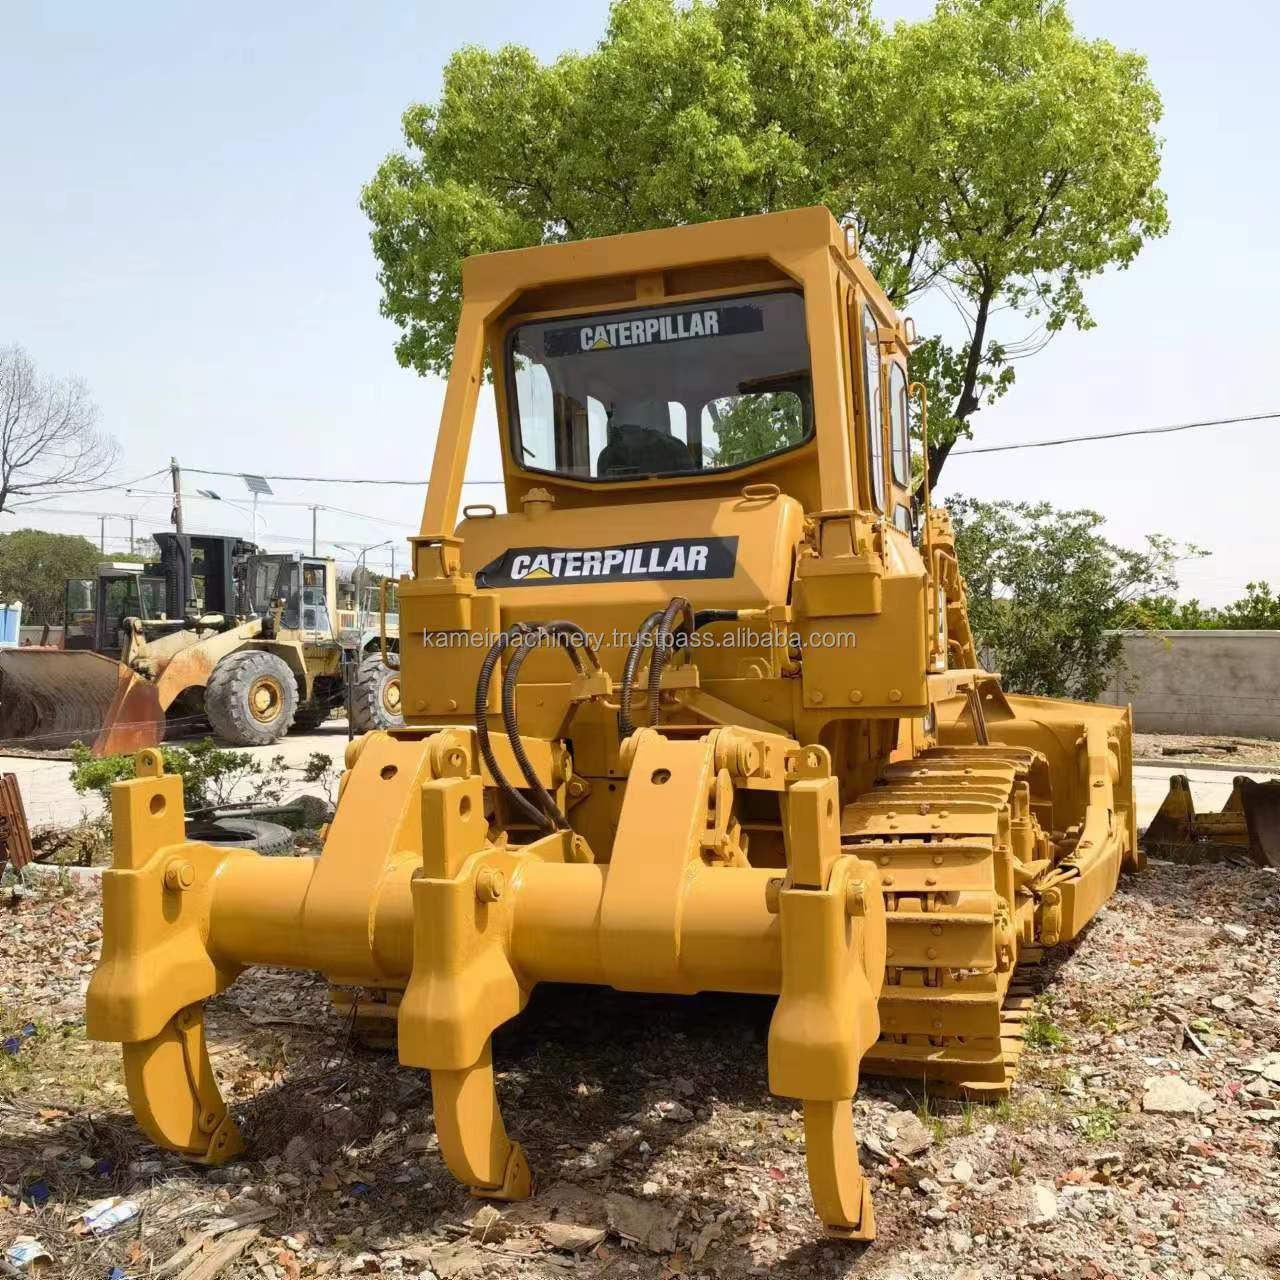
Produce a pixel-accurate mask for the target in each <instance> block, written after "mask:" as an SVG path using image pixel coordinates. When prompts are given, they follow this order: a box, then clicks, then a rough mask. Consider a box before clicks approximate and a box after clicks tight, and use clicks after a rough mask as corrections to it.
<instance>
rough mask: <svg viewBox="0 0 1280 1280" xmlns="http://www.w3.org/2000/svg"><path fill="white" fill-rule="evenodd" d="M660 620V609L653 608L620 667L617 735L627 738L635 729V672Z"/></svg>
mask: <svg viewBox="0 0 1280 1280" xmlns="http://www.w3.org/2000/svg"><path fill="white" fill-rule="evenodd" d="M661 621H662V610H661V609H655V610H654V611H653V612H652V613H651V614H650V615H649V616H648V617H647V618H646V619H645V620H644V621H643V622H642V623H641V624H640V629H639V630H638V631H637V632H636V637H635V639H634V640H633V641H632V642H631V648H630V649H629V650H628V651H627V661H626V663H625V664H624V666H623V668H622V689H621V691H620V693H619V698H618V703H619V705H618V736H619V737H620V738H629V737H630V736H631V735H632V734H633V733H634V732H635V729H636V726H635V722H634V721H633V720H632V719H631V697H632V694H633V692H634V690H635V682H636V672H637V671H638V670H639V668H640V659H641V657H643V655H644V647H645V641H646V640H647V639H648V638H649V636H650V634H651V633H652V631H653V629H654V627H656V626H657V625H658V623H659V622H661Z"/></svg>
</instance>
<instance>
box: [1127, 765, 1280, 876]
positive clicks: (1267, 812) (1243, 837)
mask: <svg viewBox="0 0 1280 1280" xmlns="http://www.w3.org/2000/svg"><path fill="white" fill-rule="evenodd" d="M1231 783H1232V785H1231V794H1230V796H1228V797H1227V802H1226V804H1225V805H1223V807H1222V810H1221V812H1219V813H1197V812H1196V806H1195V801H1194V800H1193V799H1192V796H1191V783H1190V782H1189V780H1188V779H1187V777H1186V775H1185V774H1181V773H1178V774H1174V775H1173V777H1171V778H1170V779H1169V792H1168V794H1167V795H1166V796H1165V798H1164V801H1163V802H1162V803H1161V805H1160V808H1159V810H1158V811H1157V812H1156V815H1155V817H1154V818H1152V819H1151V822H1150V824H1149V825H1148V827H1147V829H1146V832H1145V834H1144V835H1143V843H1144V844H1146V846H1147V847H1148V848H1153V849H1158V850H1159V851H1160V852H1161V853H1162V854H1164V855H1165V856H1167V857H1171V858H1173V859H1174V860H1175V861H1178V862H1214V861H1219V860H1221V859H1222V858H1223V857H1224V856H1230V855H1232V854H1240V853H1247V855H1248V856H1249V857H1250V858H1251V859H1252V860H1253V861H1254V862H1255V863H1257V864H1258V866H1260V867H1266V866H1271V867H1280V779H1274V778H1273V779H1271V780H1270V781H1268V782H1256V781H1254V779H1252V778H1247V777H1244V776H1241V775H1237V776H1236V777H1235V778H1233V779H1232V780H1231Z"/></svg>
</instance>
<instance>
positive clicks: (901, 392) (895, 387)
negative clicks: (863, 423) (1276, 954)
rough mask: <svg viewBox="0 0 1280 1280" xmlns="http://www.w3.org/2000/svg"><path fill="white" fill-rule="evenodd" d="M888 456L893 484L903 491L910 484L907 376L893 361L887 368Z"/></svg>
mask: <svg viewBox="0 0 1280 1280" xmlns="http://www.w3.org/2000/svg"><path fill="white" fill-rule="evenodd" d="M889 454H890V457H891V459H892V461H893V482H894V484H896V485H899V486H901V487H902V488H903V489H906V488H908V487H909V485H910V483H911V438H910V433H909V432H908V430H907V375H906V374H905V373H904V372H903V370H902V366H901V365H900V364H898V362H897V361H896V360H895V361H894V362H893V364H891V365H890V366H889Z"/></svg>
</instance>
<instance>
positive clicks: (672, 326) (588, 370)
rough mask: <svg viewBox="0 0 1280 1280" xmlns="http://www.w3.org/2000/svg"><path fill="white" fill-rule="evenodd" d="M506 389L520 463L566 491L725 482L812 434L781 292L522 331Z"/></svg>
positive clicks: (796, 307) (515, 335) (801, 348)
mask: <svg viewBox="0 0 1280 1280" xmlns="http://www.w3.org/2000/svg"><path fill="white" fill-rule="evenodd" d="M507 379H508V383H507V385H508V387H509V388H510V391H511V395H510V400H511V403H512V408H513V410H514V412H513V413H512V415H511V417H512V421H511V443H512V451H513V453H514V455H515V459H516V462H517V464H518V465H519V466H521V467H525V468H527V469H529V470H534V471H546V472H551V473H553V474H556V475H561V476H565V477H568V478H571V479H574V480H595V481H605V482H608V481H625V480H643V479H647V478H649V477H652V476H685V475H697V474H706V473H708V472H716V471H727V470H730V469H732V468H736V467H744V466H750V465H751V464H752V463H755V462H759V461H760V460H761V459H763V458H768V457H772V456H773V455H775V454H778V453H782V452H784V451H786V450H788V449H794V448H796V447H797V446H798V445H800V444H803V443H804V442H805V441H806V440H808V439H809V438H810V437H811V435H812V434H813V408H812V402H813V396H812V390H811V385H810V371H809V344H808V337H807V334H806V329H805V316H804V299H803V298H802V297H801V295H800V294H798V293H795V292H791V291H785V292H777V293H758V294H751V295H748V296H744V297H739V298H715V299H711V300H707V301H703V302H684V303H676V304H671V305H667V306H659V307H646V308H638V309H634V310H627V311H609V312H602V313H600V314H597V315H582V316H578V317H576V318H573V319H569V318H560V319H556V320H549V321H534V322H530V323H527V324H521V325H518V326H517V327H516V328H515V329H513V330H512V332H511V335H510V337H509V338H508V342H507Z"/></svg>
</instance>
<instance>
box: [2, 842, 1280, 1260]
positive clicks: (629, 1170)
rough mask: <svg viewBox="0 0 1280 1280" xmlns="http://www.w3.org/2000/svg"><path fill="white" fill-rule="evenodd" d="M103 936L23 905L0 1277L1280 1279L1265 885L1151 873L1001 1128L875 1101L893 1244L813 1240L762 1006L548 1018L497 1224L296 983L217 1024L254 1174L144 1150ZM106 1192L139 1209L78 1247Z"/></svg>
mask: <svg viewBox="0 0 1280 1280" xmlns="http://www.w3.org/2000/svg"><path fill="white" fill-rule="evenodd" d="M99 937H100V935H99V930H98V912H97V901H96V894H95V893H94V892H93V891H92V890H87V889H82V888H73V887H70V886H68V885H61V886H59V885H56V884H50V885H49V886H48V887H45V888H42V889H39V890H36V891H31V892H21V891H20V892H18V893H16V894H15V892H14V891H13V890H11V889H7V890H0V1041H3V1051H2V1052H0V1257H3V1251H5V1250H8V1249H9V1248H10V1247H11V1245H12V1244H13V1243H14V1242H15V1240H17V1239H18V1238H19V1237H23V1236H31V1237H35V1238H36V1239H37V1240H39V1242H40V1243H41V1244H42V1245H43V1246H44V1248H45V1249H46V1250H47V1251H48V1253H49V1254H50V1255H51V1260H50V1261H49V1262H48V1263H45V1264H35V1265H36V1266H37V1269H38V1273H39V1274H41V1275H42V1276H44V1277H47V1278H49V1280H52V1278H53V1277H62V1276H73V1277H94V1278H95V1280H111V1278H114V1280H124V1278H125V1277H133V1278H136V1280H142V1278H143V1277H151V1276H175V1275H181V1276H183V1277H185V1278H186V1280H210V1277H211V1276H212V1275H214V1274H220V1275H222V1276H223V1277H227V1278H228V1280H245V1278H247V1277H261V1280H302V1278H303V1277H312V1276H322V1275H334V1276H344V1275H386V1276H391V1277H404V1278H406V1280H431V1277H433V1276H434V1277H439V1278H440V1280H450V1278H451V1277H454V1276H495V1277H516V1276H527V1277H564V1276H578V1277H582V1278H583V1280H597V1278H600V1280H604V1278H606V1277H607V1278H609V1280H614V1278H617V1280H633V1278H635V1280H650V1278H652V1280H677V1278H678V1277H690V1278H692V1277H715V1278H717V1280H719V1278H721V1277H724V1278H726V1280H728V1278H730V1277H738V1276H748V1275H752V1276H754V1275H775V1274H776V1275H785V1276H795V1277H810V1276H815V1277H817V1276H821V1277H835V1276H866V1277H875V1278H877V1280H904V1278H911V1280H914V1278H915V1277H926V1278H929V1277H937V1278H938V1280H942V1278H944V1277H945V1278H948V1280H952V1278H954V1280H977V1278H978V1277H986V1278H987V1280H1004V1278H1005V1277H1008V1278H1011V1280H1012V1278H1015V1277H1059V1278H1061V1280H1103V1277H1106V1276H1114V1277H1117V1280H1125V1278H1127V1277H1136V1276H1147V1275H1150V1276H1160V1277H1169V1278H1171V1280H1173V1278H1177V1277H1187V1278H1191V1277H1195V1278H1196V1280H1203V1278H1204V1277H1213V1278H1215V1280H1216V1278H1218V1277H1233V1278H1237V1280H1245V1278H1252V1277H1262V1276H1275V1275H1276V1274H1277V1273H1278V1271H1280V1053H1278V1052H1277V1050H1280V879H1278V878H1277V876H1276V875H1275V874H1274V873H1272V872H1267V871H1259V870H1256V869H1246V868H1239V867H1229V866H1214V867H1207V868H1181V867H1172V866H1169V865H1167V864H1156V863H1153V864H1152V866H1151V867H1150V869H1149V870H1148V872H1147V873H1145V874H1144V875H1142V876H1139V877H1136V878H1132V879H1128V880H1126V881H1125V882H1124V884H1123V885H1122V887H1121V890H1120V892H1119V893H1118V894H1117V895H1116V897H1115V898H1114V899H1113V900H1112V902H1111V904H1110V905H1109V906H1108V907H1107V908H1105V909H1104V910H1103V912H1102V913H1101V914H1100V916H1099V917H1098V918H1097V919H1096V920H1095V921H1094V923H1093V924H1092V925H1091V927H1090V928H1089V929H1088V930H1087V932H1086V933H1085V935H1084V936H1083V937H1082V938H1081V939H1080V940H1079V942H1078V944H1077V945H1076V946H1075V947H1074V948H1073V949H1071V950H1070V951H1068V950H1067V949H1065V948H1062V949H1060V950H1059V951H1058V952H1057V953H1051V955H1050V956H1049V958H1048V961H1047V963H1046V964H1045V965H1044V966H1043V967H1042V970H1041V975H1040V980H1041V982H1042V984H1043V985H1044V992H1043V995H1042V996H1041V999H1040V1008H1039V1013H1038V1015H1037V1017H1036V1018H1035V1019H1033V1021H1032V1023H1031V1033H1030V1036H1029V1042H1030V1047H1029V1049H1028V1051H1027V1053H1026V1054H1025V1055H1024V1057H1023V1060H1022V1061H1023V1068H1022V1073H1021V1075H1020V1077H1019V1080H1018V1082H1017V1085H1016V1087H1015V1090H1014V1093H1013V1096H1012V1098H1011V1099H1010V1100H1009V1101H1008V1102H1007V1103H1002V1104H998V1105H994V1106H991V1105H986V1106H984V1105H976V1106H961V1105H959V1104H952V1103H945V1102H937V1101H935V1100H933V1099H929V1098H926V1096H925V1095H924V1094H923V1093H922V1092H921V1091H920V1089H919V1088H918V1087H916V1086H911V1087H909V1088H903V1087H902V1086H900V1085H897V1084H894V1083H892V1082H887V1081H880V1080H865V1081H864V1082H863V1085H862V1087H861V1089H860V1091H859V1094H858V1099H857V1104H856V1114H857V1124H858V1128H859V1133H860V1135H861V1137H862V1141H863V1149H862V1154H863V1161H864V1164H865V1165H866V1166H867V1168H868V1169H869V1171H870V1173H871V1176H872V1180H873V1196H874V1200H875V1206H876V1214H877V1217H878V1220H879V1229H880V1234H879V1239H878V1240H877V1241H876V1242H875V1244H873V1245H871V1246H870V1247H857V1246H849V1245H842V1244H838V1243H835V1242H832V1241H827V1240H824V1239H823V1238H822V1237H821V1235H820V1233H819V1230H818V1227H817V1223H816V1221H815V1219H814V1217H813V1213H812V1207H811V1204H810V1199H809V1192H808V1188H807V1185H806V1180H805V1171H804V1149H803V1127H802V1124H801V1122H800V1117H799V1113H798V1112H797V1111H795V1110H794V1109H793V1107H792V1104H791V1103H790V1102H788V1101H786V1100H784V1099H779V1098H775V1097H773V1096H771V1095H770V1094H769V1092H768V1089H767V1081H766V1069H765V1035H766V1031H767V1026H768V1018H769V1012H770V1006H769V1002H767V1001H762V1000H755V999H746V998H741V999H732V998H724V997H718V998H698V999H694V1000H667V999H657V998H652V997H637V996H624V995H619V994H615V993H611V992H605V991H587V990H580V989H558V990H557V989H552V990H546V991H540V992H538V993H536V995H535V999H534V1001H533V1002H532V1004H531V1006H530V1008H529V1010H528V1011H527V1012H526V1013H525V1014H524V1015H523V1016H522V1017H521V1018H520V1019H518V1020H517V1022H515V1023H514V1024H512V1025H510V1026H509V1027H507V1028H506V1029H505V1030H504V1031H503V1032H501V1033H500V1034H499V1036H498V1037H497V1040H496V1044H495V1061H496V1063H497V1064H498V1066H499V1069H500V1071H501V1081H500V1091H501V1095H502V1100H503V1105H504V1110H505V1113H506V1117H507V1121H508V1125H509V1128H510V1129H511V1131H512V1133H513V1135H514V1136H516V1137H518V1138H519V1139H520V1140H521V1141H522V1142H523V1143H524V1145H525V1148H526V1151H527V1152H528V1155H529V1159H530V1163H531V1165H532V1167H533V1169H534V1171H535V1176H536V1178H537V1191H536V1194H535V1196H534V1198H533V1199H532V1200H530V1201H528V1202H525V1203H524V1204H520V1205H506V1206H498V1207H497V1208H490V1207H487V1206H483V1205H481V1204H480V1203H479V1202H477V1201H474V1200H471V1199H469V1198H468V1197H467V1196H466V1195H465V1194H464V1193H463V1192H462V1191H461V1190H460V1189H459V1188H458V1187H457V1186H456V1185H455V1184H454V1182H453V1181H452V1179H451V1178H450V1177H449V1176H448V1174H447V1173H446V1171H445V1169H444V1167H443V1165H442V1164H441V1161H440V1158H439V1154H438V1151H437V1150H436V1141H435V1136H434V1134H433V1132H432V1125H431V1099H430V1090H429V1087H428V1083H427V1079H426V1077H425V1075H424V1074H423V1073H421V1072H416V1071H411V1070H405V1069H401V1068H399V1067H397V1065H396V1063H395V1060H394V1057H393V1056H392V1055H391V1054H388V1053H385V1052H379V1051H375V1050H372V1049H367V1048H363V1047H360V1046H358V1045H355V1044H353V1043H351V1042H350V1037H349V1036H348V1034H347V1028H346V1025H345V1024H344V1023H343V1022H342V1020H341V1019H340V1018H339V1017H338V1016H337V1015H336V1014H334V1013H333V1012H331V1010H330V1006H329V1003H328V998H327V993H326V990H325V988H324V986H323V984H322V983H321V982H320V981H319V980H317V979H313V978H309V977H305V976H299V975H295V974H289V973H284V972H278V971H264V970H259V971H256V972H253V973H251V974H247V975H245V976H244V977H243V978H241V979H240V980H239V981H238V982H237V983H236V984H235V985H234V986H233V987H232V988H231V989H230V990H229V991H228V992H227V993H226V994H225V995H223V996H222V997H220V998H218V999H216V1000H214V1001H212V1002H211V1003H210V1006H209V1026H210V1040H211V1044H212V1047H213V1058H214V1066H215V1070H216V1072H217V1074H218V1076H219V1078H220V1080H221V1082H222V1085H223V1089H224V1093H225V1094H226V1096H227V1099H228V1101H229V1103H230V1104H231V1106H232V1108H233V1110H234V1112H235V1114H236V1115H237V1118H238V1119H239V1120H240V1122H241V1125H242V1128H243V1129H244V1132H245V1135H246V1138H247V1140H248V1143H249V1148H250V1155H249V1156H248V1157H247V1158H245V1159H243V1160H241V1161H239V1162H237V1163H236V1164H234V1165H231V1166H228V1167H225V1168H222V1169H201V1168H195V1167H190V1166H187V1165H185V1164H183V1163H182V1162H181V1161H180V1160H178V1159H177V1158H175V1157H173V1156H171V1155H169V1154H166V1153H163V1152H160V1151H158V1150H156V1149H155V1148H154V1147H152V1146H150V1145H149V1144H148V1143H147V1142H146V1141H145V1139H143V1138H142V1137H141V1135H140V1134H139V1132H138V1131H137V1129H136V1127H135V1125H134V1123H133V1121H132V1119H131V1118H130V1116H129V1114H128V1108H127V1103H126V1100H125V1095H124V1086H123V1083H122V1080H121V1073H120V1069H119V1065H118V1050H117V1049H116V1048H115V1047H114V1046H111V1045H97V1044H93V1043H90V1042H88V1041H86V1040H85V1038H84V1025H83V996H84V989H85V985H86V983H87V981H88V978H89V975H90V973H91V972H92V967H93V964H94V962H95V959H96V955H97V951H98V946H99ZM1144 1107H1145V1108H1146V1109H1144ZM1157 1107H1164V1108H1170V1107H1172V1108H1183V1110H1181V1111H1177V1110H1175V1111H1173V1112H1171V1113H1170V1112H1167V1111H1161V1110H1155V1109H1153V1108H1157ZM112 1195H120V1196H125V1197H127V1198H128V1199H129V1200H131V1201H132V1202H133V1203H134V1204H136V1206H137V1208H138V1210H139V1212H138V1214H137V1216H134V1217H133V1218H132V1219H131V1220H129V1221H128V1222H125V1223H124V1224H122V1225H120V1226H118V1227H116V1228H115V1229H114V1230H112V1231H110V1232H107V1233H104V1234H102V1235H100V1236H99V1235H95V1234H94V1233H92V1232H91V1231H85V1230H84V1229H83V1228H82V1227H81V1225H80V1223H81V1215H82V1214H83V1213H84V1212H85V1210H86V1209H88V1208H89V1207H90V1206H91V1205H92V1204H94V1203H95V1202H96V1201H99V1200H101V1199H103V1198H105V1197H108V1196H112ZM188 1243H194V1244H201V1243H203V1248H202V1250H201V1251H198V1252H196V1251H193V1250H191V1249H190V1248H188V1249H187V1252H186V1254H185V1255H181V1254H179V1251H180V1250H182V1249H183V1248H184V1245H187V1244H188ZM219 1251H220V1252H219ZM175 1255H179V1256H178V1257H177V1259H176V1260H175ZM220 1259H223V1261H222V1262H221V1264H220V1265H221V1269H220V1270H219V1269H218V1266H219V1260H220ZM166 1264H168V1265H167V1266H166ZM201 1268H203V1269H201ZM24 1274H34V1273H32V1272H26V1273H24Z"/></svg>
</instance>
